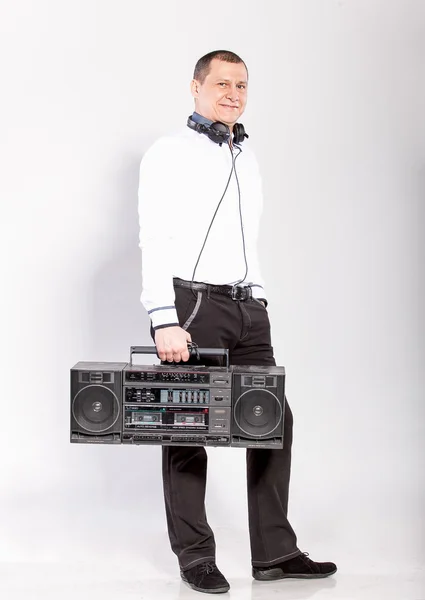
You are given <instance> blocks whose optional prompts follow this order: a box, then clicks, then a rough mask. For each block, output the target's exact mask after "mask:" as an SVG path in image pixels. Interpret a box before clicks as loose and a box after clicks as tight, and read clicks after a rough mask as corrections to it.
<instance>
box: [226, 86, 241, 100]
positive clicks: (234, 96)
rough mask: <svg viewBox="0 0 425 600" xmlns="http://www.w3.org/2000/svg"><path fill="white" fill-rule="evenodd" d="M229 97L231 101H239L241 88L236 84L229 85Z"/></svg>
mask: <svg viewBox="0 0 425 600" xmlns="http://www.w3.org/2000/svg"><path fill="white" fill-rule="evenodd" d="M227 98H228V99H229V100H230V101H231V102H237V101H238V100H239V89H238V88H237V86H236V84H234V85H232V86H229V88H228V90H227Z"/></svg>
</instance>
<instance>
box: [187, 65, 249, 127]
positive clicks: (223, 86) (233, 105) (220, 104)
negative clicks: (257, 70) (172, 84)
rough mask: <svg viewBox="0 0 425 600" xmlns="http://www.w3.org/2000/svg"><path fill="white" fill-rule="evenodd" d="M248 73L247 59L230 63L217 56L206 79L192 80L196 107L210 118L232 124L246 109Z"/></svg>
mask: <svg viewBox="0 0 425 600" xmlns="http://www.w3.org/2000/svg"><path fill="white" fill-rule="evenodd" d="M247 89H248V74H247V72H246V68H245V65H244V64H243V63H229V62H225V61H222V60H218V59H217V58H214V59H213V60H212V61H211V64H210V72H209V73H208V75H207V76H206V78H205V81H204V83H202V84H201V83H199V81H196V80H195V79H193V80H192V83H191V91H192V96H193V97H194V98H195V111H196V112H197V113H199V114H200V115H202V116H203V117H206V118H207V119H210V120H211V121H221V122H222V123H225V124H226V125H228V126H229V127H230V128H232V127H233V125H234V124H235V123H236V121H237V120H238V119H239V117H240V116H241V114H242V113H243V111H244V110H245V105H246V100H247Z"/></svg>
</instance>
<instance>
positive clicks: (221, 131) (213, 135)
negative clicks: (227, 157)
mask: <svg viewBox="0 0 425 600" xmlns="http://www.w3.org/2000/svg"><path fill="white" fill-rule="evenodd" d="M207 135H208V137H209V138H210V140H211V141H213V142H215V143H216V144H225V143H227V141H228V140H229V138H230V129H229V128H228V126H227V125H225V124H224V123H221V122H220V121H216V122H215V123H211V125H210V126H209V127H208V132H207Z"/></svg>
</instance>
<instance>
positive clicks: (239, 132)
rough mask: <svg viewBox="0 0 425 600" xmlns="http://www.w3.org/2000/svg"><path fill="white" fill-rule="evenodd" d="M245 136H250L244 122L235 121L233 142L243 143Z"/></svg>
mask: <svg viewBox="0 0 425 600" xmlns="http://www.w3.org/2000/svg"><path fill="white" fill-rule="evenodd" d="M245 137H248V136H247V135H246V133H245V127H244V126H243V125H242V123H235V124H234V125H233V143H235V144H241V143H242V142H243V141H244V139H245Z"/></svg>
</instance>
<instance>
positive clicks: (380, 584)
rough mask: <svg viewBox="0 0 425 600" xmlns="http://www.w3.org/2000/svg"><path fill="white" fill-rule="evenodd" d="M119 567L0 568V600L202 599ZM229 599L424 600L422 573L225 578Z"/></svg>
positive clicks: (170, 582)
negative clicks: (274, 579)
mask: <svg viewBox="0 0 425 600" xmlns="http://www.w3.org/2000/svg"><path fill="white" fill-rule="evenodd" d="M143 571H144V569H143V566H142V565H141V567H140V571H139V572H135V571H134V567H133V566H132V567H131V568H130V569H128V568H125V566H123V565H119V564H115V565H114V564H112V563H108V565H107V566H105V567H102V566H101V565H95V566H90V565H87V564H74V565H63V564H54V563H51V564H46V563H40V564H36V563H32V564H16V563H15V564H7V563H0V597H1V598H2V599H4V600H151V599H152V600H190V599H192V600H193V599H194V598H207V597H211V596H206V595H203V594H199V593H198V592H194V591H193V590H191V589H190V588H188V587H187V586H186V585H185V584H184V583H183V582H182V581H181V580H180V579H179V576H178V574H177V573H176V574H175V575H174V576H166V577H157V578H149V579H144V578H143ZM226 576H227V578H228V580H229V583H230V585H231V589H230V592H228V593H227V594H221V595H220V596H219V597H221V598H233V599H234V600H242V599H243V600H271V599H275V598H276V599H277V598H282V599H284V600H304V599H307V598H315V599H317V600H321V599H323V598H329V599H331V600H337V599H338V600H381V599H382V600H425V572H424V571H422V572H420V571H417V572H416V573H410V574H409V573H405V574H403V575H388V574H381V575H380V574H378V573H375V574H351V575H350V573H344V572H338V573H337V574H336V575H334V576H332V577H330V578H327V579H322V580H311V581H300V580H286V581H281V582H275V583H269V582H265V583H263V582H258V581H254V580H253V579H252V578H251V577H250V573H249V571H247V573H246V576H245V577H240V576H237V577H232V576H231V573H226Z"/></svg>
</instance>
